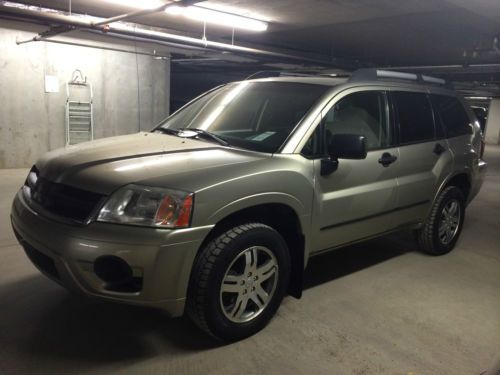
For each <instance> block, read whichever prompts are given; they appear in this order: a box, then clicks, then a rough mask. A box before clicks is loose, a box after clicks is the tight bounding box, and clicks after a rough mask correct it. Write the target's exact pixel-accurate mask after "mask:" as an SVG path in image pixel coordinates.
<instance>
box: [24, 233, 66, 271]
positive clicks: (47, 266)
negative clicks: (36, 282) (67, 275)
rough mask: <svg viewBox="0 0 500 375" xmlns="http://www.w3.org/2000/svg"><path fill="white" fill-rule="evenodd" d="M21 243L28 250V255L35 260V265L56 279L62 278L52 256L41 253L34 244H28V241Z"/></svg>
mask: <svg viewBox="0 0 500 375" xmlns="http://www.w3.org/2000/svg"><path fill="white" fill-rule="evenodd" d="M21 245H22V246H23V248H24V251H25V252H26V255H27V256H28V258H30V260H31V261H32V262H33V264H34V265H35V266H37V267H38V268H39V269H40V270H41V271H42V272H45V273H46V274H48V275H49V276H52V277H53V278H55V279H60V276H59V272H58V271H57V268H56V265H55V263H54V260H53V259H52V258H51V257H48V256H47V255H45V254H43V253H41V252H40V251H38V250H37V249H35V248H34V247H33V246H31V245H30V244H28V243H27V242H26V241H22V242H21Z"/></svg>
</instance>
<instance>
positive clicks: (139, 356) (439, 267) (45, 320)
mask: <svg viewBox="0 0 500 375" xmlns="http://www.w3.org/2000/svg"><path fill="white" fill-rule="evenodd" d="M486 159H487V160H488V161H489V163H490V168H489V173H488V177H487V181H486V183H485V185H484V186H483V189H482V191H481V193H480V195H479V196H478V197H477V198H476V199H475V201H474V202H473V203H472V204H471V205H470V206H469V208H468V211H467V218H466V222H465V228H464V231H463V233H462V237H461V239H460V241H459V243H458V246H457V248H456V249H455V251H454V252H452V253H451V254H449V255H447V256H444V257H439V258H434V257H430V256H426V255H423V254H421V253H419V252H417V251H415V247H414V245H413V243H412V242H411V241H410V240H409V239H410V237H409V236H408V235H405V234H401V235H398V236H396V237H392V238H386V239H379V240H375V241H370V242H367V243H364V244H359V245H357V246H352V247H349V248H346V249H342V250H338V251H336V252H334V253H330V254H326V255H322V256H318V257H316V258H313V259H312V260H311V262H310V266H309V268H308V269H307V275H306V289H305V292H304V296H303V298H302V299H301V300H296V299H293V298H291V297H288V298H286V299H285V301H284V303H283V305H282V307H281V308H280V310H279V312H278V315H277V316H276V317H275V318H274V319H273V321H272V322H271V323H270V325H269V326H268V327H267V328H266V329H265V330H264V331H263V332H261V333H259V334H258V335H256V336H254V337H252V338H249V339H247V340H244V341H242V342H238V343H235V344H231V345H225V346H220V345H219V344H217V343H214V342H213V341H211V340H210V339H208V338H207V337H206V336H204V335H203V334H202V333H200V332H199V331H198V330H197V329H196V328H194V327H193V326H192V325H191V324H190V323H189V321H188V320H187V319H173V320H172V319H167V318H166V317H165V316H164V315H163V314H162V313H161V312H160V311H156V310H152V309H144V308H136V307H129V306H124V305H115V304H109V303H103V302H99V301H93V300H88V299H82V298H78V297H73V296H71V295H70V294H68V293H67V292H66V291H65V290H64V289H62V288H61V287H59V286H58V285H56V284H54V283H52V282H51V281H49V280H48V279H46V278H45V277H43V276H42V275H40V274H39V273H38V272H37V271H36V270H35V268H34V267H33V266H32V265H31V264H30V262H29V261H28V259H27V258H26V256H25V255H24V254H23V252H22V251H21V248H20V247H19V245H18V244H17V243H16V240H15V238H14V235H13V233H12V231H11V229H10V224H9V216H8V215H9V211H10V202H11V200H12V197H13V195H14V194H15V192H16V190H17V189H18V188H19V187H20V186H21V184H22V182H23V180H24V178H25V175H26V173H27V170H0V181H1V182H0V186H1V188H0V374H26V373H30V374H31V373H36V374H56V373H103V374H108V373H110V372H113V373H155V374H156V373H159V374H235V373H242V374H410V373H411V374H419V375H423V374H454V375H459V374H467V375H470V374H479V373H480V372H482V371H484V370H486V369H487V368H488V367H489V365H490V363H491V361H492V360H493V359H494V357H495V356H496V355H497V354H498V353H499V352H500V196H499V187H500V147H497V146H495V147H493V146H492V147H488V149H487V157H486Z"/></svg>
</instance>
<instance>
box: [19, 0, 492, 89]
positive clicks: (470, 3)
mask: <svg viewBox="0 0 500 375" xmlns="http://www.w3.org/2000/svg"><path fill="white" fill-rule="evenodd" d="M17 1H18V2H23V3H29V4H33V5H39V6H44V7H50V8H56V9H60V10H65V11H67V10H68V6H69V0H17ZM71 3H72V10H73V11H74V12H76V13H86V14H91V15H95V16H103V17H109V16H114V15H118V14H121V13H125V12H129V11H131V10H133V8H130V7H126V6H123V5H117V4H113V3H109V2H107V1H106V0H72V1H71ZM204 3H205V4H210V5H213V6H222V7H226V8H229V9H232V10H234V11H235V12H238V13H240V14H244V15H247V16H253V17H257V18H262V19H265V20H269V22H270V24H269V29H268V30H267V31H266V32H262V33H255V32H242V31H236V33H235V42H236V43H242V44H246V45H250V46H252V45H259V46H264V47H268V48H285V49H287V50H293V51H297V52H301V53H303V52H307V53H314V54H317V55H321V56H324V57H325V58H327V59H328V58H340V59H348V60H349V61H352V62H359V63H360V64H362V65H372V66H399V67H402V66H427V65H459V66H463V65H478V64H481V65H482V64H494V65H492V66H489V68H488V71H487V72H486V73H485V72H484V71H482V70H481V72H480V73H481V74H483V75H482V76H481V79H486V80H489V81H500V51H498V50H497V51H495V50H494V49H493V48H492V40H493V37H494V36H495V35H500V1H499V0H404V1H403V0H307V1H304V0H252V1H248V0H208V1H205V2H204ZM134 21H135V22H137V23H141V24H146V25H151V26H157V27H162V28H166V29H169V30H175V31H176V32H180V33H185V34H188V35H192V36H196V37H200V36H201V33H202V30H203V25H201V24H200V23H197V22H195V21H189V20H186V19H184V18H180V17H175V16H169V15H167V14H165V13H161V14H155V15H149V16H143V17H141V18H140V19H135V20H134ZM207 37H208V38H209V39H211V38H214V39H219V40H220V39H223V40H224V39H225V40H230V39H231V30H228V29H224V28H217V27H214V26H211V25H209V26H208V28H207ZM497 64H498V66H496V65H497ZM455 68H456V67H455ZM441 73H443V71H442V70H441ZM467 77H468V78H471V76H467ZM472 78H473V77H472Z"/></svg>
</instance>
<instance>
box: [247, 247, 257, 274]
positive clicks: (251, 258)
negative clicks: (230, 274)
mask: <svg viewBox="0 0 500 375" xmlns="http://www.w3.org/2000/svg"><path fill="white" fill-rule="evenodd" d="M256 269H257V249H255V247H252V248H251V249H249V250H248V251H247V252H245V275H249V274H254V273H255V271H256Z"/></svg>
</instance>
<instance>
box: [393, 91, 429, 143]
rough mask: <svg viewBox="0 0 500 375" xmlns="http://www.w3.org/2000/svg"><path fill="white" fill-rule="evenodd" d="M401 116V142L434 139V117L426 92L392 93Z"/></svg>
mask: <svg viewBox="0 0 500 375" xmlns="http://www.w3.org/2000/svg"><path fill="white" fill-rule="evenodd" d="M391 96H392V98H393V100H394V105H395V107H396V112H397V114H398V118H399V134H400V141H401V143H414V142H422V141H427V140H431V139H434V118H433V115H432V108H431V105H430V102H429V100H428V99H427V95H426V94H421V93H416V92H393V93H392V94H391Z"/></svg>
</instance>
